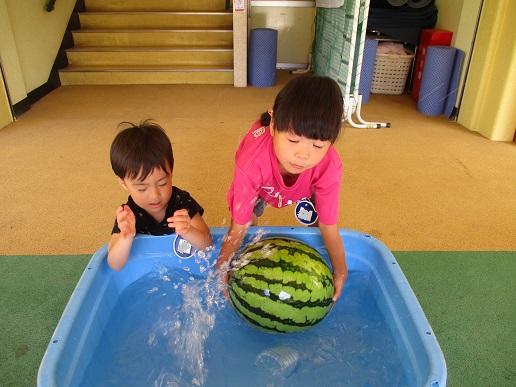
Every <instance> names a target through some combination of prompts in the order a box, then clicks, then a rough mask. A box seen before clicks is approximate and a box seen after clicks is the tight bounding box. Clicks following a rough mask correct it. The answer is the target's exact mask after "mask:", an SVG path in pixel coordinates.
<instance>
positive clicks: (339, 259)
mask: <svg viewBox="0 0 516 387" xmlns="http://www.w3.org/2000/svg"><path fill="white" fill-rule="evenodd" d="M319 229H320V231H321V235H322V238H323V241H324V246H325V247H326V250H327V251H328V255H329V257H330V261H331V264H332V266H333V284H334V286H335V293H334V294H333V301H334V302H336V301H337V300H338V299H339V297H340V295H341V293H342V288H343V287H344V283H345V282H346V279H347V278H348V268H347V266H346V255H345V252H344V245H343V244H342V238H341V237H340V234H339V229H338V227H337V225H336V224H333V225H326V224H322V223H319Z"/></svg>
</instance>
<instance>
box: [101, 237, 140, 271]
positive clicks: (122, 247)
mask: <svg viewBox="0 0 516 387" xmlns="http://www.w3.org/2000/svg"><path fill="white" fill-rule="evenodd" d="M133 240H134V235H127V236H123V235H122V234H121V233H119V234H112V235H111V239H110V241H109V245H108V257H107V262H108V265H109V267H111V268H112V269H113V270H116V271H120V270H122V269H123V268H124V266H125V264H126V263H127V259H128V258H129V253H130V252H131V246H132V245H133Z"/></svg>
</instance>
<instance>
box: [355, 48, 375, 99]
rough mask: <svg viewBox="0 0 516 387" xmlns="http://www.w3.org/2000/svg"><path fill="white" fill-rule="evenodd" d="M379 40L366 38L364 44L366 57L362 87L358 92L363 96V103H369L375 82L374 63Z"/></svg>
mask: <svg viewBox="0 0 516 387" xmlns="http://www.w3.org/2000/svg"><path fill="white" fill-rule="evenodd" d="M377 48H378V40H376V39H370V38H366V39H365V42H364V55H363V56H362V70H361V72H360V85H359V87H358V92H359V93H360V94H361V95H362V102H364V103H367V101H369V95H370V94H371V84H372V82H373V73H374V61H375V60H376V49H377Z"/></svg>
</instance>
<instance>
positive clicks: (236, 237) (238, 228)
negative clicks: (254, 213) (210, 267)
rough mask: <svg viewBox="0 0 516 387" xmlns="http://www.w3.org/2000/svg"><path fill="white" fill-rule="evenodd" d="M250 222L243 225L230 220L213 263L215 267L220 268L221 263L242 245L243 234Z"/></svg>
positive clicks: (227, 259)
mask: <svg viewBox="0 0 516 387" xmlns="http://www.w3.org/2000/svg"><path fill="white" fill-rule="evenodd" d="M250 224H251V223H250V222H249V223H247V224H244V225H241V224H236V223H234V222H233V221H232V222H231V226H230V227H229V230H228V233H227V234H226V236H225V237H224V240H223V241H222V246H221V248H220V253H219V257H218V258H217V262H216V264H215V267H216V268H218V269H220V267H221V266H222V265H224V264H225V263H226V262H229V261H230V260H231V259H232V258H233V256H234V255H235V253H236V252H237V250H238V249H239V248H240V246H241V245H242V241H243V240H244V236H245V234H246V232H247V229H248V228H249V226H250Z"/></svg>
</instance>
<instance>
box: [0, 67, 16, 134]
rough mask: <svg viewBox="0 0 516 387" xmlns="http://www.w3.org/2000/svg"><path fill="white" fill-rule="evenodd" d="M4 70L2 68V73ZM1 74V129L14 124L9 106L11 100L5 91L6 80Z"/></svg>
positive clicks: (0, 69)
mask: <svg viewBox="0 0 516 387" xmlns="http://www.w3.org/2000/svg"><path fill="white" fill-rule="evenodd" d="M1 71H2V68H1V67H0V72H1ZM1 75H2V74H0V129H1V128H3V127H4V126H6V125H8V124H10V123H11V122H13V116H12V114H11V107H10V105H9V98H7V91H6V89H5V83H4V78H3V76H1Z"/></svg>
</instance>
